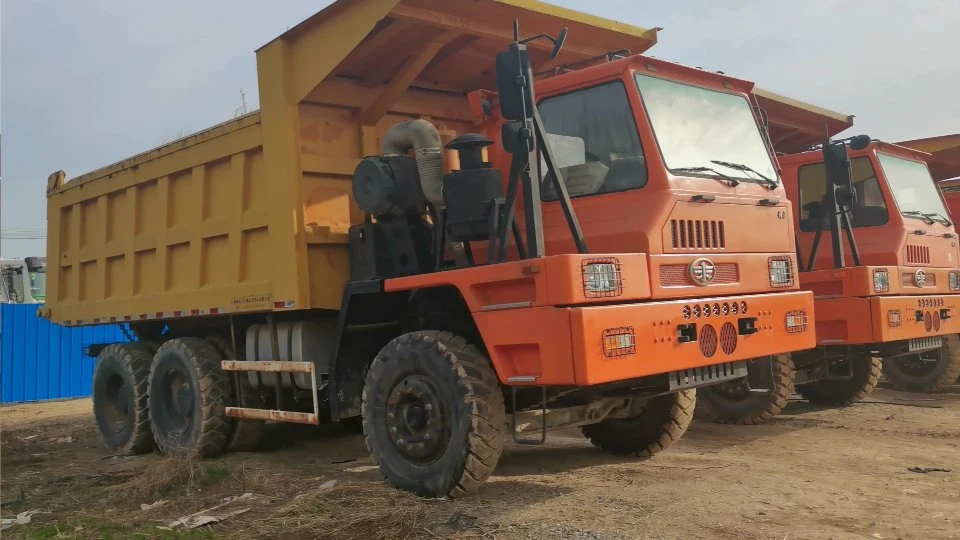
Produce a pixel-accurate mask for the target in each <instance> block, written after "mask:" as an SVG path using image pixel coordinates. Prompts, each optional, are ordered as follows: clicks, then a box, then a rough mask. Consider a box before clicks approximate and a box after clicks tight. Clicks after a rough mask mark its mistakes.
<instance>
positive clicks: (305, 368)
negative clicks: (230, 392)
mask: <svg viewBox="0 0 960 540" xmlns="http://www.w3.org/2000/svg"><path fill="white" fill-rule="evenodd" d="M220 369H222V370H224V371H230V372H234V373H238V372H250V371H257V372H261V373H277V374H278V375H277V386H276V390H277V409H252V408H249V407H227V409H226V415H227V416H229V417H231V418H240V419H243V420H271V421H274V422H290V423H294V424H313V425H318V424H319V423H320V403H319V401H318V398H317V370H316V366H314V364H313V362H280V361H273V360H269V361H267V360H264V361H259V360H257V361H255V360H249V361H248V360H224V361H222V362H220ZM280 373H309V374H310V386H311V391H312V392H311V394H312V396H313V413H305V412H298V411H284V410H280V407H282V406H283V404H282V401H281V399H280V391H281V389H280V386H281V385H280V376H279V374H280Z"/></svg>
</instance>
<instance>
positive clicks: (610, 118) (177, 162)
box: [43, 0, 815, 497]
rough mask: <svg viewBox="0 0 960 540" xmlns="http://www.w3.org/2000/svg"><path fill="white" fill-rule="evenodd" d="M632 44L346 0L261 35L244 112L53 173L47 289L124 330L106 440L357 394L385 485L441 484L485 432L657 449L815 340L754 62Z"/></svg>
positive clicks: (499, 15)
mask: <svg viewBox="0 0 960 540" xmlns="http://www.w3.org/2000/svg"><path fill="white" fill-rule="evenodd" d="M517 21H519V23H518V22H517ZM561 27H563V30H562V31H560V32H559V33H556V34H554V33H555V32H556V31H557V30H559V29H560V28H561ZM521 30H523V32H524V33H521ZM568 31H569V38H568ZM551 34H554V35H555V37H554V36H552V35H551ZM527 36H529V37H527ZM655 40H656V32H655V31H654V30H644V29H639V28H634V27H629V26H626V25H623V24H621V23H615V22H613V21H606V20H603V19H599V18H596V17H591V16H588V15H583V14H580V13H576V12H573V11H570V10H565V9H561V8H556V7H553V6H548V5H545V4H541V3H539V2H533V1H528V0H509V1H499V2H493V1H476V0H469V1H468V0H450V1H447V2H443V3H438V2H430V1H425V0H402V1H387V2H383V1H379V0H376V1H374V0H356V1H346V0H340V1H337V2H334V3H333V4H332V5H330V6H329V7H327V8H326V9H324V10H322V11H321V12H319V13H318V14H316V15H314V16H313V17H311V18H310V19H308V20H307V21H305V22H303V23H302V24H300V25H298V26H296V27H294V28H293V29H291V30H289V31H288V32H286V33H284V34H283V35H281V36H280V37H278V38H277V39H275V40H274V41H272V42H270V43H269V44H267V45H265V46H264V47H263V48H262V49H260V50H259V51H258V52H257V66H258V76H259V84H260V99H261V105H262V109H261V110H260V111H257V112H255V113H253V114H251V115H248V116H246V117H242V118H240V119H237V120H234V121H232V122H228V123H226V124H222V125H220V126H215V127H213V128H211V129H209V130H207V131H204V132H201V133H198V134H196V135H192V136H190V137H188V138H186V139H183V140H180V141H176V142H174V143H171V144H169V145H166V146H164V147H161V148H158V149H155V150H153V151H150V152H148V153H145V154H141V155H138V156H134V157H132V158H130V159H128V160H125V161H123V162H120V163H117V164H114V165H111V166H109V167H106V168H104V169H100V170H98V171H94V172H92V173H89V174H86V175H83V176H81V177H79V178H76V179H73V180H71V181H69V182H65V181H64V178H65V175H64V174H63V172H62V171H61V172H58V173H54V174H53V175H51V177H50V178H49V180H48V190H47V196H48V216H49V235H48V236H49V239H48V251H49V253H50V260H51V261H53V262H51V265H50V269H49V276H50V277H49V286H48V287H49V292H48V297H47V302H48V303H47V305H46V307H45V308H43V315H45V316H47V317H49V318H50V319H52V320H54V321H56V322H58V323H60V324H65V325H71V326H73V325H86V324H95V323H98V322H103V321H119V322H127V323H129V325H130V328H131V329H132V331H133V333H134V334H135V335H136V337H137V338H138V342H137V343H134V344H104V345H105V346H104V347H103V348H102V351H101V352H100V354H99V357H98V361H97V367H96V372H95V375H94V385H93V387H94V392H93V401H94V412H95V417H96V421H97V425H98V428H99V431H100V434H101V436H102V438H103V440H104V442H105V445H106V446H107V447H108V449H109V450H110V451H112V452H134V453H136V452H149V451H152V450H153V449H154V447H155V446H156V447H159V449H160V450H161V451H163V452H166V453H172V454H184V453H186V454H199V455H201V456H214V455H217V454H219V453H221V452H223V451H225V450H228V449H252V448H256V446H257V442H258V440H259V438H260V437H261V435H262V430H263V423H264V422H265V421H274V422H298V423H306V424H318V423H320V422H321V421H340V420H345V419H350V418H361V419H362V423H363V428H364V432H365V434H366V441H367V445H368V447H369V449H370V451H371V454H372V457H373V460H374V461H375V462H376V463H377V464H378V465H379V467H380V470H381V472H382V473H383V476H384V478H385V479H386V480H387V481H388V482H389V483H390V484H392V485H394V486H397V487H399V488H402V489H406V490H410V491H413V492H416V493H419V494H422V495H427V496H435V497H444V496H460V495H464V494H466V493H469V492H470V491H473V490H475V489H476V488H478V487H479V486H480V484H482V483H483V482H484V481H485V480H486V478H487V477H488V476H489V475H490V474H491V472H492V471H493V469H494V467H495V466H496V463H497V461H498V459H499V457H500V454H501V451H502V448H503V435H505V434H507V433H509V434H510V435H511V436H512V437H514V438H515V439H517V440H518V441H519V442H525V443H531V442H532V443H541V442H543V441H544V440H545V438H546V433H547V431H548V430H552V429H557V428H570V427H581V428H582V430H583V433H584V435H585V436H586V437H587V438H589V439H590V440H591V441H592V442H593V443H594V444H595V445H596V446H598V447H600V448H601V449H603V450H606V451H610V452H613V453H617V454H632V455H636V456H642V457H646V456H650V455H652V454H655V453H657V452H659V451H661V450H663V449H664V448H666V447H668V446H669V445H671V444H672V443H674V442H675V441H676V440H677V439H678V438H679V437H680V436H681V435H682V434H683V433H684V431H685V430H686V428H687V426H688V425H689V422H690V419H691V416H692V413H693V407H694V404H695V399H696V390H695V389H696V388H699V387H704V386H708V385H711V384H717V383H722V382H725V381H730V380H735V379H738V378H741V377H743V376H744V375H746V374H748V367H747V365H746V360H748V359H752V358H758V357H769V356H771V355H778V354H782V353H787V352H790V351H794V350H800V349H808V348H811V347H813V346H814V345H815V340H814V333H813V330H812V311H813V295H812V294H811V293H809V292H804V291H800V290H799V283H798V276H797V268H798V266H797V259H796V253H795V244H794V238H795V237H794V224H793V223H794V220H793V211H792V207H791V204H790V202H789V201H788V199H787V196H786V192H785V190H784V187H783V186H782V185H781V183H780V181H779V178H778V175H777V171H776V168H775V166H774V160H773V156H772V155H771V153H770V152H769V151H768V148H767V147H766V145H765V144H764V142H763V136H762V131H761V129H760V126H759V124H758V122H757V119H756V117H755V114H754V111H753V110H752V108H751V106H750V101H749V96H750V93H751V91H752V90H753V85H752V83H749V82H747V81H743V80H739V79H736V78H733V77H728V76H725V75H722V74H713V73H706V72H702V71H699V70H695V69H691V68H687V67H683V66H679V65H676V64H671V63H669V62H664V61H660V60H656V59H652V58H648V57H645V56H641V55H639V54H635V53H637V52H641V51H643V50H645V49H646V48H648V47H649V46H651V45H652V44H653V43H655ZM625 46H626V47H629V48H630V49H632V51H633V52H630V51H626V50H623V47H625ZM504 49H506V50H505V51H504V52H502V53H500V54H494V53H491V52H490V51H496V50H504ZM608 51H613V52H608ZM535 72H536V73H537V74H536V75H535ZM534 85H536V90H537V91H536V93H535V92H534Z"/></svg>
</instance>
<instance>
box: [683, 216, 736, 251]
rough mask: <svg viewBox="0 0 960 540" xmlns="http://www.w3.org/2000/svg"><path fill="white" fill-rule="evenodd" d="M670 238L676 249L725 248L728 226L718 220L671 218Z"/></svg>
mask: <svg viewBox="0 0 960 540" xmlns="http://www.w3.org/2000/svg"><path fill="white" fill-rule="evenodd" d="M670 240H671V242H672V243H673V247H674V249H724V248H726V247H727V232H726V226H725V225H724V223H723V221H717V220H700V219H671V220H670Z"/></svg>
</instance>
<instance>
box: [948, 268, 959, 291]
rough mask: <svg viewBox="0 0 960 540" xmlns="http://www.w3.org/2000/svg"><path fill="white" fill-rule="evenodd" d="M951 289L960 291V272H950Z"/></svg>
mask: <svg viewBox="0 0 960 540" xmlns="http://www.w3.org/2000/svg"><path fill="white" fill-rule="evenodd" d="M950 290H951V291H960V272H950Z"/></svg>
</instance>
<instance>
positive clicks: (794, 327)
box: [784, 309, 807, 334]
mask: <svg viewBox="0 0 960 540" xmlns="http://www.w3.org/2000/svg"><path fill="white" fill-rule="evenodd" d="M784 325H785V326H786V328H787V333H789V334H797V333H799V332H804V331H806V330H807V312H806V311H804V310H802V309H794V310H791V311H788V312H787V315H786V317H785V320H784Z"/></svg>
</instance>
